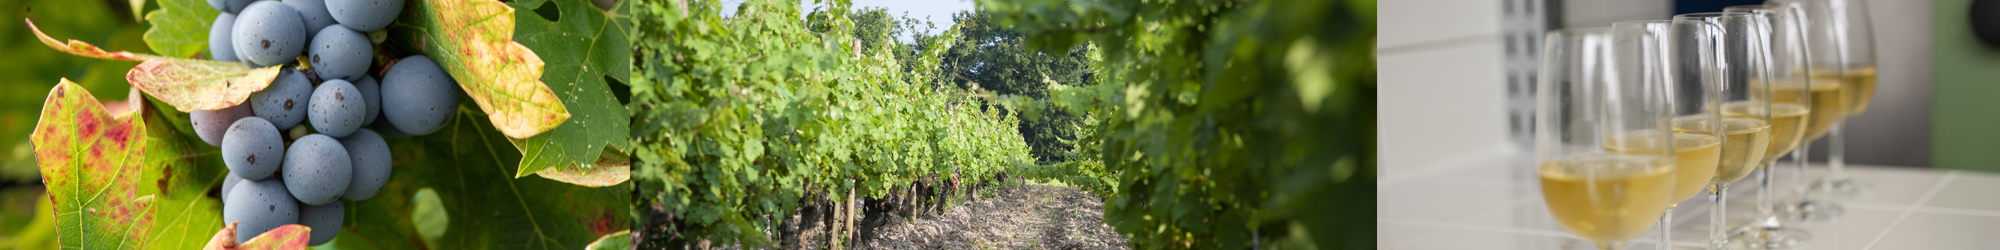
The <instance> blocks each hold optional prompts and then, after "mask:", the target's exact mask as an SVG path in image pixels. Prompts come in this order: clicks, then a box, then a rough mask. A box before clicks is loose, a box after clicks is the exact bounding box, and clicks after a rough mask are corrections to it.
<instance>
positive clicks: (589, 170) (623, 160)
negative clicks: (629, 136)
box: [535, 148, 632, 187]
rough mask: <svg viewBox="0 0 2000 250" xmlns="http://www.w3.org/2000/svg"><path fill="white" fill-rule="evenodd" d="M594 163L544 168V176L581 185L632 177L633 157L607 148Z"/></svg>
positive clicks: (618, 181)
mask: <svg viewBox="0 0 2000 250" xmlns="http://www.w3.org/2000/svg"><path fill="white" fill-rule="evenodd" d="M604 151H605V152H604V153H603V154H601V155H600V156H599V157H598V158H597V162H596V163H594V164H589V165H584V166H568V167H558V168H548V169H542V171H539V172H535V174H536V175H540V176H542V178H549V179H550V180H556V181H560V182H567V183H570V184H576V185H581V186H585V187H607V186H611V185H618V184H619V183H625V180H630V179H632V159H631V158H630V157H626V156H624V155H623V154H620V153H618V152H617V151H613V150H612V149H609V148H606V149H605V150H604Z"/></svg>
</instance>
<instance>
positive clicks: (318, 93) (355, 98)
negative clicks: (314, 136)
mask: <svg viewBox="0 0 2000 250" xmlns="http://www.w3.org/2000/svg"><path fill="white" fill-rule="evenodd" d="M361 99H362V95H361V90H360V89H355V88H354V84H348V83H347V81H344V80H340V79H333V80H327V81H326V82H322V83H320V84H319V88H318V89H315V90H313V99H312V109H311V110H310V112H309V113H307V116H308V117H310V118H311V119H310V120H311V121H312V125H313V128H315V129H319V133H321V134H326V135H327V136H333V137H343V136H347V135H348V134H353V133H354V129H358V128H361V123H362V122H365V121H364V120H361V118H362V117H367V116H368V114H367V113H366V111H365V110H364V109H365V108H367V107H365V106H366V105H367V102H364V101H362V100H361Z"/></svg>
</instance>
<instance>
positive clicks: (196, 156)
mask: <svg viewBox="0 0 2000 250" xmlns="http://www.w3.org/2000/svg"><path fill="white" fill-rule="evenodd" d="M141 103H145V104H144V107H143V108H141V110H140V112H141V113H140V114H141V115H144V117H145V119H146V121H149V122H147V123H146V163H145V173H144V175H143V177H142V178H141V179H140V182H139V183H140V184H142V185H141V186H144V187H145V188H144V189H143V191H145V193H147V194H154V198H153V211H152V214H153V217H154V218H155V219H154V222H153V229H152V233H151V234H149V235H147V236H146V246H147V248H151V249H192V248H197V247H201V246H202V245H200V244H202V238H204V237H205V236H208V232H213V231H215V230H217V229H218V228H221V226H222V223H220V222H221V221H222V201H221V200H220V199H216V198H211V197H208V191H209V187H215V186H219V185H222V178H223V177H224V175H226V174H228V172H229V170H228V169H227V168H226V167H224V166H223V165H222V155H221V148H217V147H211V146H208V145H207V144H204V143H202V142H201V141H200V138H196V137H194V136H193V135H192V134H189V133H180V132H178V129H180V128H181V127H186V126H191V125H187V124H185V123H182V124H175V123H173V122H169V121H170V120H171V118H169V117H185V116H186V114H183V113H180V112H176V111H172V110H169V109H161V108H158V107H160V106H159V104H158V103H157V102H141ZM143 184H151V185H143Z"/></svg>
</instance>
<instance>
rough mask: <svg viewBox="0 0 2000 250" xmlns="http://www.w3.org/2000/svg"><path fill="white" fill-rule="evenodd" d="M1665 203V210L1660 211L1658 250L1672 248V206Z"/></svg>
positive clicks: (1670, 249) (1673, 205) (1669, 249)
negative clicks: (1663, 211)
mask: <svg viewBox="0 0 2000 250" xmlns="http://www.w3.org/2000/svg"><path fill="white" fill-rule="evenodd" d="M1675 206H1678V204H1667V212H1665V213H1660V243H1659V244H1660V250H1672V249H1674V248H1673V243H1674V226H1673V225H1674V207H1675Z"/></svg>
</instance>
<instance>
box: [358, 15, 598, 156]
mask: <svg viewBox="0 0 2000 250" xmlns="http://www.w3.org/2000/svg"><path fill="white" fill-rule="evenodd" d="M406 7H407V8H408V9H407V10H405V11H403V16H402V17H400V18H398V20H400V21H398V23H399V24H398V25H396V26H395V29H396V30H397V31H392V32H393V33H397V34H401V36H400V37H392V38H391V39H392V40H398V41H399V42H406V43H410V47H413V48H420V49H419V51H418V52H422V53H423V54H425V55H429V56H430V58H431V59H433V60H435V61H437V63H438V66H443V67H444V69H445V71H446V72H449V73H451V77H452V78H454V79H455V80H457V81H458V86H459V87H460V88H463V89H464V90H465V94H466V95H467V96H471V97H472V101H473V102H474V103H477V104H479V109H480V110H481V111H483V112H485V113H487V114H489V116H488V117H487V118H488V119H491V120H492V122H493V125H494V126H495V127H497V128H499V130H500V132H501V133H503V134H506V135H507V137H508V138H528V137H532V136H535V135H536V134H541V133H542V132H543V131H548V130H549V129H554V128H555V127H556V126H558V125H561V124H562V123H563V120H567V119H569V118H570V113H569V109H568V108H567V107H566V106H564V105H563V103H562V100H560V99H558V96H556V93H555V91H553V90H550V88H549V86H548V85H544V84H543V83H542V82H541V81H540V79H542V73H543V71H542V66H543V62H542V58H541V57H540V56H538V55H536V54H535V52H534V51H531V50H528V47H527V46H523V45H521V44H520V43H516V42H514V39H513V36H514V29H515V27H514V8H512V7H508V6H507V4H504V3H501V2H499V1H491V0H431V1H411V2H410V3H409V4H408V6H406ZM392 36H393V35H392Z"/></svg>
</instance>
